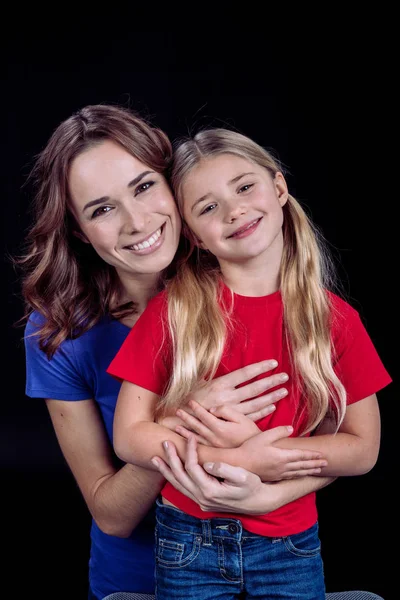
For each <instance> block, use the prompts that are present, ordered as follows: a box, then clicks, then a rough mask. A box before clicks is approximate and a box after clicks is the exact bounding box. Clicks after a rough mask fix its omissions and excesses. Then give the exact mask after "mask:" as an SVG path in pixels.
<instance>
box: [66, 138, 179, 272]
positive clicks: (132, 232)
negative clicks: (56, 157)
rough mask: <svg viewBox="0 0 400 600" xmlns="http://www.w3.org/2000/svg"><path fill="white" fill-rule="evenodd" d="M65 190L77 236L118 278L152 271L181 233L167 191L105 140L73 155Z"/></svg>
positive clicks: (161, 182) (151, 174)
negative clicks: (67, 186) (67, 193)
mask: <svg viewBox="0 0 400 600" xmlns="http://www.w3.org/2000/svg"><path fill="white" fill-rule="evenodd" d="M69 193H70V200H71V209H72V212H73V214H74V216H75V219H76V221H77V223H78V225H79V227H80V232H79V233H78V234H77V235H78V236H79V237H80V238H81V239H82V240H83V241H85V242H87V243H89V244H91V245H92V246H93V248H94V249H95V250H96V252H97V253H98V255H99V256H100V257H101V258H102V259H103V260H104V261H105V262H106V263H108V264H109V265H112V266H113V267H115V268H116V270H117V272H118V274H119V276H120V277H121V279H125V278H126V277H129V276H132V275H133V276H135V275H142V274H143V275H145V274H156V273H159V272H160V271H162V270H163V269H164V268H165V267H167V266H168V265H169V264H170V263H171V261H172V259H173V257H174V255H175V252H176V250H177V247H178V242H179V236H180V232H181V220H180V217H179V213H178V210H177V207H176V204H175V201H174V198H173V196H172V193H171V190H170V188H169V186H168V184H167V182H166V180H165V178H164V177H163V175H161V174H159V173H156V172H154V171H153V170H152V169H151V168H150V167H148V166H147V165H145V164H143V163H141V162H140V161H139V160H137V159H136V158H134V157H133V156H132V155H131V154H129V152H127V151H126V150H125V149H124V148H123V147H122V146H120V145H118V144H116V143H115V142H112V141H110V140H106V141H104V142H102V143H101V144H99V145H98V146H94V147H93V148H90V149H89V150H87V151H86V152H83V153H82V154H80V155H79V156H77V157H76V158H75V159H74V160H73V162H72V164H71V168H70V173H69Z"/></svg>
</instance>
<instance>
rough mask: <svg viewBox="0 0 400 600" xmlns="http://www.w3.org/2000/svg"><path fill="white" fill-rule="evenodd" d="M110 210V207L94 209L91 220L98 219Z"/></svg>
mask: <svg viewBox="0 0 400 600" xmlns="http://www.w3.org/2000/svg"><path fill="white" fill-rule="evenodd" d="M110 210H112V209H111V206H100V207H99V208H96V210H95V211H94V213H93V214H92V219H95V218H96V217H100V216H101V215H105V214H107V213H108V212H110Z"/></svg>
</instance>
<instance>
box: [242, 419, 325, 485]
mask: <svg viewBox="0 0 400 600" xmlns="http://www.w3.org/2000/svg"><path fill="white" fill-rule="evenodd" d="M292 432H293V427H290V426H289V427H285V426H279V427H274V428H273V429H268V430H267V431H262V432H260V433H258V435H255V436H253V437H251V438H249V439H248V440H246V441H245V442H244V443H243V444H242V445H241V446H240V447H239V448H235V449H233V450H232V453H233V454H234V456H233V462H234V464H240V465H243V466H244V467H245V468H246V469H249V470H250V471H252V472H254V473H257V475H258V476H259V477H260V478H261V480H262V481H281V480H282V479H293V478H296V477H304V476H306V475H318V474H319V473H321V468H322V467H326V466H327V464H328V462H327V461H326V460H325V459H324V457H323V455H322V452H318V451H314V450H303V449H301V450H300V449H288V448H278V447H276V446H274V444H275V443H276V442H278V441H279V440H282V439H283V438H287V437H289V436H290V434H291V433H292Z"/></svg>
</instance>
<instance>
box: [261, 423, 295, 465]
mask: <svg viewBox="0 0 400 600" xmlns="http://www.w3.org/2000/svg"><path fill="white" fill-rule="evenodd" d="M292 433H293V427H292V426H291V425H279V426H278V427H273V428H272V429H268V430H267V431H263V432H262V433H260V436H263V438H264V439H266V440H268V443H269V444H273V443H274V442H277V441H278V440H281V439H283V438H287V437H289V436H290V435H291V434H292ZM299 460H300V459H299Z"/></svg>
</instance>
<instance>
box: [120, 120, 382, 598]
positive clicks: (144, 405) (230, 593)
mask: <svg viewBox="0 0 400 600" xmlns="http://www.w3.org/2000/svg"><path fill="white" fill-rule="evenodd" d="M171 181H172V186H173V190H174V192H175V195H176V199H177V201H178V206H179V209H180V212H181V215H182V217H183V220H184V227H185V234H186V236H187V237H188V238H189V240H190V242H191V252H190V253H189V256H188V257H187V258H186V259H185V260H183V261H182V262H181V264H180V265H179V267H178V269H177V276H176V277H175V278H174V279H173V280H172V281H171V282H169V283H168V286H167V290H166V291H164V292H162V293H161V294H159V295H158V296H156V297H155V298H154V299H153V300H152V301H151V302H150V303H149V305H148V308H147V309H146V311H145V312H144V313H143V314H142V316H141V318H140V319H139V320H138V322H137V324H136V327H135V329H134V330H133V331H132V332H131V334H130V335H129V336H128V338H127V340H126V342H125V343H124V344H123V346H122V348H121V350H120V352H119V353H118V354H117V356H116V357H115V359H114V360H113V361H112V363H111V365H110V367H109V373H111V374H113V375H114V376H116V377H119V378H120V379H122V380H124V381H123V384H122V387H121V391H120V394H119V398H118V401H117V408H116V418H115V422H114V434H115V436H114V443H115V448H116V452H117V454H118V455H119V456H120V457H121V458H123V459H124V460H126V461H128V462H133V463H135V464H138V465H141V466H145V467H148V468H149V467H150V466H151V464H152V463H151V458H152V457H154V456H155V455H159V454H160V447H161V443H162V442H163V441H164V440H166V439H170V440H172V441H173V442H174V444H175V446H176V448H177V450H178V453H179V454H180V456H182V455H183V453H184V447H185V440H184V438H185V437H189V438H190V436H191V435H193V433H191V432H195V433H196V434H197V435H198V436H199V439H200V440H201V441H203V442H210V441H214V442H215V440H217V439H219V440H220V445H221V446H229V448H228V449H226V448H221V449H220V459H221V460H227V457H228V456H229V462H231V463H232V464H241V465H245V466H246V467H247V468H248V469H249V470H252V471H254V472H256V473H257V474H258V475H259V476H260V477H261V478H262V479H263V480H264V481H275V480H277V479H281V478H282V476H283V477H284V476H285V475H282V474H279V473H278V472H277V470H276V468H271V464H272V463H271V460H272V458H273V456H274V452H275V451H276V450H277V447H278V446H281V447H287V448H294V447H300V448H303V449H304V450H307V449H315V450H321V451H322V452H323V454H324V457H325V458H326V460H327V463H325V467H324V468H322V473H323V474H325V475H333V476H337V475H358V474H362V473H366V472H367V471H369V470H370V469H371V468H372V467H373V465H374V464H375V462H376V459H377V456H378V450H379V438H380V419H379V410H378V404H377V398H376V392H377V391H379V390H380V389H381V388H383V387H384V386H386V385H387V384H388V383H389V382H390V377H389V375H388V373H387V372H386V370H385V368H384V367H383V365H382V363H381V361H380V359H379V357H378V355H377V353H376V351H375V348H374V347H373V344H372V342H371V340H370V338H369V336H368V334H367V332H366V330H365V329H364V327H363V325H362V323H361V321H360V318H359V316H358V314H357V312H356V311H355V310H354V309H353V308H351V307H350V306H349V305H348V304H347V303H346V302H344V301H343V300H341V299H340V298H339V297H338V296H336V295H335V294H333V293H332V292H330V291H328V289H329V288H330V287H331V281H330V279H329V271H328V270H327V267H326V265H327V261H326V257H325V254H324V250H323V248H322V246H321V244H320V241H319V240H318V236H317V235H316V233H315V230H314V228H313V226H312V224H311V223H310V221H309V220H308V218H307V216H306V214H305V213H304V211H303V210H302V208H301V207H300V205H299V203H298V202H297V201H296V200H295V199H294V198H293V196H291V195H290V194H289V192H288V189H287V185H286V181H285V179H284V176H283V174H282V171H281V169H280V167H279V165H278V163H277V162H276V161H275V160H274V159H273V157H272V156H271V155H270V154H269V153H267V152H266V151H265V150H264V149H263V148H261V147H260V146H258V145H257V144H256V143H255V142H253V141H252V140H250V139H249V138H247V137H245V136H243V135H240V134H238V133H234V132H231V131H227V130H223V129H216V130H208V131H203V132H201V133H199V134H198V135H197V136H196V137H195V138H194V139H192V140H191V139H189V140H187V141H185V142H183V143H182V144H181V145H180V146H179V147H178V148H177V151H176V154H175V158H174V162H173V168H172V176H171ZM195 248H197V251H196V252H194V249H195ZM270 356H274V357H277V358H278V361H279V364H280V366H283V367H284V369H285V371H287V372H288V373H290V374H291V378H290V382H289V384H288V389H289V395H288V396H287V398H285V399H284V400H283V401H281V402H280V403H278V405H277V406H276V410H275V411H274V412H273V413H271V414H270V415H268V416H266V417H265V418H263V419H261V420H260V421H258V422H257V424H254V423H250V422H249V420H245V419H243V418H242V416H241V415H238V414H237V413H236V411H235V410H234V409H230V410H227V409H222V410H215V411H214V414H209V415H208V417H207V416H206V415H205V411H204V410H203V409H202V408H201V407H199V406H197V405H196V404H195V403H193V402H192V403H190V407H191V409H192V410H193V412H194V415H185V412H184V411H182V410H180V411H179V410H178V412H177V415H178V416H179V417H180V418H181V420H182V421H184V422H185V423H186V424H187V425H188V426H189V428H185V427H184V426H178V427H177V432H178V433H180V434H181V436H179V435H175V436H171V435H167V433H168V432H167V431H166V430H165V429H164V428H163V427H162V426H160V425H159V424H157V423H155V422H154V420H159V419H160V418H161V417H162V416H164V415H169V414H174V413H175V412H176V411H177V409H179V407H181V406H182V405H183V404H184V401H185V400H184V399H185V397H187V395H188V393H189V392H190V391H191V390H192V389H194V388H195V387H196V385H197V383H198V382H199V381H200V380H204V379H208V380H209V379H212V378H213V377H216V376H220V375H221V374H223V373H226V372H229V370H231V369H234V368H238V367H239V366H245V365H247V364H249V363H250V362H252V361H254V360H261V359H263V358H264V359H265V358H267V357H270ZM196 415H197V416H198V417H201V419H202V420H203V424H201V423H200V422H199V421H198V420H197V419H196ZM217 417H220V418H219V419H218V418H217ZM327 417H328V418H329V420H330V421H331V423H332V424H333V429H334V433H333V434H332V433H326V434H324V435H320V436H318V437H317V438H316V437H310V433H311V432H314V431H315V430H316V428H317V427H318V426H319V425H320V424H321V422H322V420H323V419H326V418H327ZM221 418H222V419H224V420H223V421H221ZM278 425H287V426H289V430H290V433H293V435H301V436H302V437H301V439H297V440H294V439H293V438H292V439H284V440H280V441H279V442H277V440H274V439H273V436H271V431H272V430H271V428H272V427H275V426H278ZM260 430H261V431H262V433H260ZM192 443H193V442H192ZM244 453H246V458H244ZM199 456H200V460H201V461H202V462H204V461H208V460H209V447H208V446H207V445H206V444H205V443H204V444H203V445H200V446H199ZM214 457H215V455H214ZM161 494H162V501H160V502H158V509H157V531H156V540H157V549H156V580H157V592H156V597H157V598H158V599H159V600H164V599H166V598H170V597H171V589H173V590H174V598H177V599H180V598H187V597H190V598H196V599H201V600H206V599H208V598H215V597H218V598H221V599H222V598H224V599H228V598H229V599H230V598H232V599H233V598H236V597H238V594H240V593H244V594H245V597H246V598H266V597H268V598H272V597H274V598H278V597H279V598H299V597H301V598H303V599H306V598H307V599H308V598H309V599H311V598H313V599H322V598H324V578H323V566H322V560H321V552H320V544H319V540H318V524H317V511H316V505H315V496H314V494H310V495H308V496H305V497H304V498H302V499H300V500H298V501H296V502H293V503H291V504H289V505H288V506H286V507H284V508H282V509H279V510H277V511H274V512H272V513H269V514H267V515H265V514H258V515H234V514H232V515H229V516H228V515H226V514H223V513H221V514H218V513H211V512H210V513H204V512H202V510H201V508H200V507H199V506H198V505H197V504H196V503H195V502H193V501H191V500H190V499H188V498H186V497H185V496H183V495H182V494H181V493H180V492H179V491H178V490H176V489H174V488H173V487H172V486H171V485H169V484H167V485H166V486H165V487H164V488H163V490H162V492H161Z"/></svg>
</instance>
